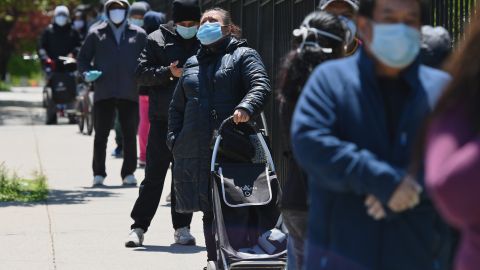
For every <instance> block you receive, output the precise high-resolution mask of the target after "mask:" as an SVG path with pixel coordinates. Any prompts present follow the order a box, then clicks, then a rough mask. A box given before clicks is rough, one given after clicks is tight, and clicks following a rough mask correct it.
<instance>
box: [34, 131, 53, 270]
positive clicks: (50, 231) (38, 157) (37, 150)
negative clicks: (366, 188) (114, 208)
mask: <svg viewBox="0 0 480 270" xmlns="http://www.w3.org/2000/svg"><path fill="white" fill-rule="evenodd" d="M31 127H32V134H33V139H34V141H35V152H36V156H37V160H38V166H39V171H40V173H41V174H42V175H45V171H44V168H43V163H42V159H41V157H40V146H39V141H38V136H37V132H36V130H35V126H34V125H32V126H31ZM45 210H46V211H47V218H48V233H49V236H50V248H51V251H52V264H53V270H57V262H56V258H57V257H56V252H55V238H54V233H53V226H52V225H53V222H52V215H51V212H50V207H49V204H48V197H47V199H45Z"/></svg>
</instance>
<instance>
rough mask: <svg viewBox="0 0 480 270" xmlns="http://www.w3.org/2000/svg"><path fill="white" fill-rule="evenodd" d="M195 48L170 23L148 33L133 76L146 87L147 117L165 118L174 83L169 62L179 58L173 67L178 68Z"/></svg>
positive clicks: (195, 41)
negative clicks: (147, 93) (147, 88)
mask: <svg viewBox="0 0 480 270" xmlns="http://www.w3.org/2000/svg"><path fill="white" fill-rule="evenodd" d="M199 48H200V43H199V42H198V40H197V39H196V38H192V39H190V40H185V39H183V38H182V37H181V36H180V35H178V34H177V32H176V31H175V25H174V24H173V22H170V23H168V24H164V25H161V26H160V29H158V30H157V31H154V32H153V33H151V34H150V35H149V36H148V40H147V45H146V47H145V49H144V50H143V52H142V54H141V55H140V58H139V65H138V67H137V71H136V77H137V82H138V84H139V85H140V86H143V87H149V118H150V120H152V121H154V120H161V121H167V120H168V107H169V105H170V101H171V100H172V95H173V91H174V90H175V87H176V86H177V82H178V78H175V77H174V76H173V75H172V73H171V72H170V68H169V66H170V64H171V63H173V62H175V61H179V63H178V65H177V67H182V66H183V65H184V64H185V62H186V61H187V59H188V58H190V57H192V56H193V55H195V54H196V53H197V51H198V49H199Z"/></svg>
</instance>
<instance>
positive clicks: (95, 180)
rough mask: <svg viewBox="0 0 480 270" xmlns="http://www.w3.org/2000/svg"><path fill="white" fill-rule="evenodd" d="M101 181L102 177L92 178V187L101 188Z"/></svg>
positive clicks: (103, 178)
mask: <svg viewBox="0 0 480 270" xmlns="http://www.w3.org/2000/svg"><path fill="white" fill-rule="evenodd" d="M103 181H105V177H104V176H102V175H95V177H93V186H94V187H96V186H101V185H103Z"/></svg>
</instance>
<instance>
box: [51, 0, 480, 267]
mask: <svg viewBox="0 0 480 270" xmlns="http://www.w3.org/2000/svg"><path fill="white" fill-rule="evenodd" d="M135 5H136V3H135V4H134V6H135ZM134 6H132V7H130V4H129V3H128V1H126V0H109V1H107V2H106V3H105V7H104V10H105V14H106V20H103V21H100V22H99V23H97V24H96V25H94V26H93V27H92V28H90V30H89V31H88V34H87V35H86V38H85V41H84V44H83V46H82V47H81V50H80V52H79V55H78V61H79V69H80V71H81V72H84V74H85V78H86V80H87V81H92V82H94V84H95V118H96V121H95V129H96V134H95V143H94V159H93V171H94V181H93V184H94V185H101V184H103V182H104V180H105V177H106V171H105V155H106V154H105V152H106V145H107V138H108V135H109V132H110V129H111V127H112V123H113V122H114V120H115V114H116V111H117V112H118V119H119V122H120V127H121V131H122V133H123V139H122V145H123V149H122V150H123V157H124V163H123V167H122V172H121V177H122V179H123V183H124V184H126V185H136V183H137V182H136V179H135V177H134V176H133V173H134V171H135V169H136V166H137V152H136V149H137V148H136V141H135V140H136V133H137V127H138V119H137V118H138V113H139V106H138V102H139V92H140V95H144V96H143V97H142V96H140V114H141V120H140V123H141V124H140V130H139V133H140V137H143V138H145V137H144V136H145V134H147V133H148V140H145V139H141V141H140V145H141V148H142V147H144V146H146V154H145V155H142V154H141V155H140V159H141V160H144V161H145V179H144V180H143V181H142V183H141V185H140V192H139V196H138V198H137V200H136V202H135V205H134V207H133V210H132V213H131V218H132V219H133V220H134V223H133V224H132V226H131V231H130V233H129V235H128V239H127V241H126V243H125V245H126V246H127V247H138V246H141V245H142V244H143V241H144V234H145V233H146V232H147V231H148V229H149V226H150V223H151V221H152V219H153V217H154V215H155V212H156V210H157V207H158V205H159V201H160V197H161V195H162V191H163V187H164V182H165V177H166V175H167V171H168V169H169V167H170V166H171V168H172V175H173V179H172V186H171V194H172V208H171V217H172V225H173V228H174V240H175V242H176V243H178V244H182V245H194V244H196V239H195V237H194V236H192V235H191V233H190V224H191V220H192V214H193V213H194V212H202V213H203V229H204V237H205V241H206V248H207V267H206V269H208V270H210V269H217V264H216V261H217V252H216V244H215V237H214V235H213V219H214V217H213V213H212V205H211V198H210V196H209V194H210V186H209V181H210V180H209V179H210V178H209V177H210V171H209V169H210V156H211V149H210V147H209V145H210V141H211V138H212V133H213V131H214V130H215V129H216V128H218V126H219V124H220V123H221V120H223V119H225V118H227V117H228V116H229V115H232V114H233V116H234V121H235V123H242V122H248V121H250V120H251V119H255V118H256V117H257V116H258V115H259V114H260V112H262V110H263V109H264V107H265V104H266V102H267V100H268V99H269V96H270V95H271V92H272V89H271V83H270V79H269V78H268V75H267V71H266V68H265V66H264V64H263V63H262V60H261V57H260V55H259V54H258V53H257V52H256V51H255V50H254V49H251V48H249V47H248V45H247V43H246V41H244V40H242V39H241V29H240V28H239V27H238V26H236V25H235V24H234V22H232V19H231V16H230V14H229V12H228V11H225V10H223V9H220V8H213V9H210V10H207V11H205V12H204V13H203V14H202V13H201V11H200V7H199V4H198V1H197V0H175V1H173V4H172V11H173V12H172V21H171V22H168V23H164V24H161V25H160V22H161V19H158V18H159V17H161V16H154V17H155V18H156V19H154V21H155V22H156V23H157V24H156V25H155V24H150V23H148V21H149V20H150V19H149V18H151V17H150V16H149V15H148V13H145V12H144V11H145V10H143V9H141V11H139V10H138V9H137V8H134ZM427 8H428V7H427V6H426V3H425V1H422V0H321V1H320V3H319V9H318V11H315V12H313V13H311V14H309V15H308V16H307V17H306V18H305V19H304V21H303V22H302V24H301V25H300V26H299V27H298V28H297V29H295V30H294V31H293V32H292V40H293V43H292V44H293V45H292V49H291V51H290V52H289V53H288V54H287V55H286V56H285V58H284V60H283V64H282V66H281V69H280V71H279V74H278V77H277V78H276V79H277V83H276V89H275V92H276V95H277V102H278V105H279V113H278V115H277V116H276V117H277V118H278V119H279V123H280V126H281V134H280V135H281V136H282V139H283V145H284V146H285V147H284V149H274V151H282V153H283V156H284V157H285V160H286V172H287V173H286V176H285V179H282V181H283V183H284V192H283V194H282V198H281V203H280V207H281V209H282V215H283V218H284V222H285V225H286V227H287V228H288V230H289V240H288V269H290V270H292V269H299V270H301V269H307V270H310V269H312V270H313V269H379V270H383V269H389V270H391V269H393V270H394V269H399V270H405V269H409V270H410V269H419V270H420V269H422V270H424V269H432V270H434V269H435V270H437V269H442V270H443V269H445V270H446V269H451V267H452V255H451V254H452V253H453V252H454V251H455V250H457V246H456V242H457V240H458V239H456V238H458V235H457V234H458V233H460V235H461V242H460V248H459V255H458V256H457V260H456V262H455V269H458V270H463V269H466V270H470V269H476V267H477V265H478V264H479V263H480V262H477V261H478V258H480V256H479V255H480V252H479V251H478V249H477V245H478V240H477V238H478V237H477V233H476V225H477V219H476V217H477V216H476V215H477V213H476V211H475V207H472V204H474V203H475V199H474V198H475V190H476V189H475V187H476V184H475V182H474V181H475V180H474V179H475V178H476V177H477V176H478V174H479V171H478V168H479V166H478V159H479V156H480V155H479V151H478V149H479V147H478V138H477V134H478V126H479V125H478V124H477V123H476V120H475V119H476V118H475V117H476V115H477V114H478V112H477V109H476V108H477V107H478V106H476V105H477V104H476V102H478V97H479V96H478V93H477V92H478V85H477V83H476V81H478V76H479V74H478V70H479V69H478V66H479V63H480V62H479V61H478V59H476V57H475V56H476V55H478V54H477V53H476V49H475V46H476V41H477V39H478V36H479V35H480V24H479V23H480V22H479V21H478V20H475V21H474V22H473V23H472V26H471V31H470V32H469V36H468V37H467V39H466V41H465V42H464V44H463V45H462V47H461V49H460V50H459V51H458V52H456V53H455V55H454V56H453V58H452V59H453V60H451V61H449V65H448V68H447V71H448V73H447V72H444V71H441V70H439V69H436V68H439V67H441V65H442V63H443V61H444V60H445V59H446V57H448V55H449V54H450V51H451V41H450V39H449V37H448V32H446V31H445V30H442V29H441V28H432V27H429V26H426V27H425V26H424V27H422V21H423V17H422V16H423V15H424V14H425V12H426V11H427ZM67 11H68V10H67ZM57 15H58V16H57ZM61 16H67V17H68V13H67V12H65V10H64V9H63V8H61V9H59V10H58V12H57V11H56V12H55V24H56V25H57V27H58V26H60V27H61V25H62V24H63V25H65V24H64V22H63V20H64V19H61V18H60V17H61ZM75 16H76V17H78V18H81V16H80V14H79V16H77V14H76V15H75ZM128 17H130V20H128V19H127V18H128ZM142 19H143V20H142ZM151 25H153V27H151ZM80 26H81V24H80V23H77V26H76V27H78V28H81V27H80ZM141 27H144V28H145V30H146V31H147V32H145V30H143V29H142V28H141ZM147 33H148V35H147ZM427 65H428V66H430V67H427ZM445 89H446V91H445ZM147 95H148V98H146V96H147ZM147 115H148V117H147ZM142 119H143V121H144V122H142ZM147 119H148V120H149V121H146V120H147ZM427 120H428V121H427ZM425 123H428V124H427V125H426V124H425ZM422 129H425V131H423V133H422ZM147 130H148V131H149V132H147ZM165 141H166V143H165ZM146 142H148V143H146ZM143 157H144V159H143ZM427 191H429V192H427ZM435 206H436V207H438V208H435ZM436 209H439V210H440V212H437V210H436ZM441 215H442V216H443V217H444V218H445V219H443V218H442V216H441ZM445 220H446V221H447V222H448V223H449V224H450V225H451V226H453V227H454V228H455V229H452V227H450V226H449V225H447V223H446V222H445Z"/></svg>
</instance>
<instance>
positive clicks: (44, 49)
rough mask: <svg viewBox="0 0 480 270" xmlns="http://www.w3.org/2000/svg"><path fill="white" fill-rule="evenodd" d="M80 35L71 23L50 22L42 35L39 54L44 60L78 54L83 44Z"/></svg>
mask: <svg viewBox="0 0 480 270" xmlns="http://www.w3.org/2000/svg"><path fill="white" fill-rule="evenodd" d="M81 45H82V44H81V40H80V36H79V34H78V33H77V31H75V30H74V29H73V28H72V26H71V25H70V24H67V25H65V26H58V25H56V24H50V25H49V26H48V27H47V29H45V32H43V34H42V36H41V37H40V41H39V46H38V54H39V57H40V59H41V60H42V61H45V60H46V59H47V58H51V59H52V60H57V59H58V57H59V56H68V55H69V54H70V53H72V54H74V55H76V54H77V53H78V50H79V48H80V46H81Z"/></svg>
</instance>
